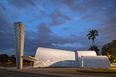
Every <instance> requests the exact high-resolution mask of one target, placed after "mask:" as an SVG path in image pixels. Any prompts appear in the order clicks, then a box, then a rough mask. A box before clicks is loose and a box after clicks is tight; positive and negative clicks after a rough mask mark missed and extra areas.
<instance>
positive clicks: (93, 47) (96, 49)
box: [88, 45, 99, 55]
mask: <svg viewBox="0 0 116 77" xmlns="http://www.w3.org/2000/svg"><path fill="white" fill-rule="evenodd" d="M93 49H94V50H95V52H96V53H97V55H99V49H98V46H96V45H94V46H90V48H89V49H88V50H93Z"/></svg>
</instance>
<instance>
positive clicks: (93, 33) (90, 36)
mask: <svg viewBox="0 0 116 77" xmlns="http://www.w3.org/2000/svg"><path fill="white" fill-rule="evenodd" d="M98 35H99V34H98V31H97V30H92V31H89V33H88V34H87V36H88V39H89V40H90V39H91V40H92V45H93V46H94V40H95V39H96V36H98ZM93 50H94V47H93Z"/></svg>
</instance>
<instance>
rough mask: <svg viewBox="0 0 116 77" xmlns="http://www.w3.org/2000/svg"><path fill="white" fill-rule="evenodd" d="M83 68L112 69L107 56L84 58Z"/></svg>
mask: <svg viewBox="0 0 116 77" xmlns="http://www.w3.org/2000/svg"><path fill="white" fill-rule="evenodd" d="M82 62H83V63H82V66H83V67H86V68H110V62H109V59H108V57H107V56H83V57H82Z"/></svg>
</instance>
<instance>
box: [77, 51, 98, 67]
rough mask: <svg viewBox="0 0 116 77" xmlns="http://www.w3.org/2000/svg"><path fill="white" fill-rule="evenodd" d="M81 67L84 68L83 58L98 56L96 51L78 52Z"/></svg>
mask: <svg viewBox="0 0 116 77" xmlns="http://www.w3.org/2000/svg"><path fill="white" fill-rule="evenodd" d="M77 55H78V61H79V66H80V67H82V62H81V61H82V60H81V57H82V56H97V54H96V52H95V51H77Z"/></svg>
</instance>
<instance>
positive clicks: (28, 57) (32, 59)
mask: <svg viewBox="0 0 116 77" xmlns="http://www.w3.org/2000/svg"><path fill="white" fill-rule="evenodd" d="M22 58H23V59H25V60H29V61H35V60H38V59H37V58H35V57H32V56H22Z"/></svg>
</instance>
